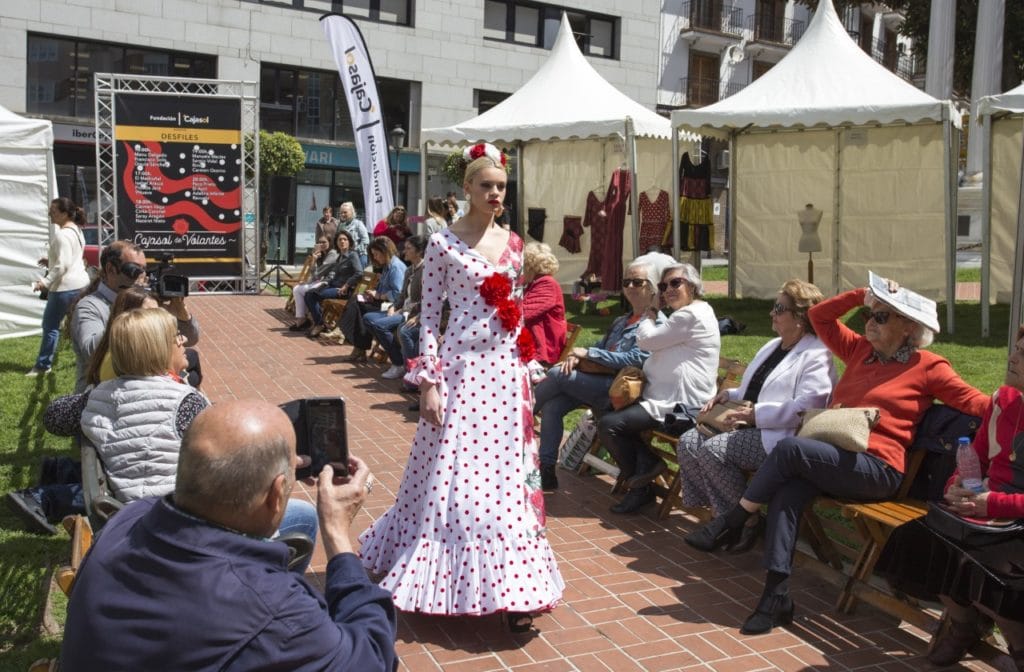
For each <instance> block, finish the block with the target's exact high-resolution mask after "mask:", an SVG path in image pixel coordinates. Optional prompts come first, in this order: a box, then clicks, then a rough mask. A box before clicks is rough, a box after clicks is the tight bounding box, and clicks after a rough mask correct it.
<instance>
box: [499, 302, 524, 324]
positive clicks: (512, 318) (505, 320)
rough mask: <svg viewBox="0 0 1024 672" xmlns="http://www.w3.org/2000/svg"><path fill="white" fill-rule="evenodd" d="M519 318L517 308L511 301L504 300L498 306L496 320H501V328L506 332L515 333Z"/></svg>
mask: <svg viewBox="0 0 1024 672" xmlns="http://www.w3.org/2000/svg"><path fill="white" fill-rule="evenodd" d="M520 316H521V314H520V312H519V306H517V305H516V302H515V301H512V300H511V299H506V300H505V301H503V302H502V303H501V305H499V306H498V319H499V320H501V326H503V327H505V329H507V330H508V331H515V328H516V327H518V326H519V318H520Z"/></svg>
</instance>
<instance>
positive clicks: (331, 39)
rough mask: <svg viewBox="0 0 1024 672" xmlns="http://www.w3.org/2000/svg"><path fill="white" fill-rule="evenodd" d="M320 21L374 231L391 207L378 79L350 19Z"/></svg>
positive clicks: (335, 16)
mask: <svg viewBox="0 0 1024 672" xmlns="http://www.w3.org/2000/svg"><path fill="white" fill-rule="evenodd" d="M320 24H321V25H322V26H323V29H324V35H326V36H327V42H328V43H330V45H331V52H332V53H333V54H334V63H335V64H336V65H337V66H338V74H339V75H341V83H342V85H343V86H342V89H343V90H344V92H345V99H346V100H347V101H348V113H349V117H350V118H351V119H352V130H353V131H354V133H355V142H356V152H357V153H358V154H359V176H360V178H361V179H362V182H363V201H364V203H365V204H366V205H365V207H366V213H365V215H364V218H363V221H365V222H366V228H367V229H369V230H370V231H373V226H374V225H375V224H376V223H377V222H379V221H380V220H382V219H384V218H385V217H387V214H388V213H389V212H391V208H392V207H393V206H394V194H393V193H392V191H391V161H390V155H389V153H388V135H387V129H385V128H384V117H383V111H382V110H381V104H380V96H379V95H377V78H376V76H375V75H374V74H373V63H372V62H371V61H370V54H369V52H368V51H367V50H366V42H365V41H364V40H363V34H362V33H361V32H360V31H359V26H357V25H356V24H355V22H354V21H352V19H350V18H348V17H346V16H341V15H340V14H326V15H324V16H322V17H320Z"/></svg>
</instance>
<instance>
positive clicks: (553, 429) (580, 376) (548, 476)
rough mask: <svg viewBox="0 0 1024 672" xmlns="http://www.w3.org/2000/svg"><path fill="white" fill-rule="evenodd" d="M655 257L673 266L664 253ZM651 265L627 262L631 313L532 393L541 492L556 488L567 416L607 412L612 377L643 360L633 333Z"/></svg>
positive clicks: (646, 301)
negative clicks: (537, 425) (579, 410)
mask: <svg viewBox="0 0 1024 672" xmlns="http://www.w3.org/2000/svg"><path fill="white" fill-rule="evenodd" d="M658 257H665V258H666V259H668V262H669V263H672V258H671V257H668V256H667V255H663V254H659V255H658ZM655 262H656V259H655V258H654V257H651V256H650V255H644V256H642V257H639V258H637V259H635V260H633V262H632V263H630V264H629V266H628V267H627V268H626V273H625V277H623V279H622V294H623V295H624V296H625V297H626V300H627V301H628V302H629V305H630V308H631V310H630V312H628V313H626V314H625V315H620V316H619V317H617V318H615V320H613V321H612V324H611V326H610V327H608V331H606V332H605V334H604V336H602V337H601V340H599V341H598V342H597V343H595V344H594V345H592V346H590V347H589V348H581V347H576V348H573V349H572V352H570V353H569V356H568V357H566V358H565V360H564V361H562V362H561V363H559V364H557V365H555V366H554V367H552V368H551V370H550V371H548V375H547V377H545V378H544V379H543V380H541V381H540V382H539V383H538V384H537V387H536V388H534V390H533V395H534V406H533V410H534V413H537V414H539V415H540V479H541V488H543V489H544V490H554V489H556V488H557V487H558V477H557V476H556V475H555V462H557V460H558V444H559V443H560V442H561V440H562V433H563V432H564V431H565V424H564V420H565V416H566V414H567V413H569V412H570V411H572V410H573V409H575V408H576V407H578V406H581V405H582V406H589V407H590V408H591V409H592V410H593V411H594V413H595V414H598V415H599V414H602V413H604V412H605V411H608V410H610V409H611V404H610V401H609V399H608V389H609V388H610V387H611V385H612V380H613V379H614V376H615V374H616V373H617V372H618V371H619V370H620V369H622V368H624V367H627V366H637V367H640V366H643V365H644V362H645V361H646V360H647V356H648V353H647V351H646V350H643V349H642V348H640V346H638V345H637V344H636V329H637V327H638V326H639V324H640V322H641V321H643V319H644V316H645V315H646V314H647V309H648V308H650V306H651V303H652V302H653V301H654V299H655V297H657V296H658V289H657V285H658V279H659V278H660V277H661V275H660V268H661V266H660V265H658V264H657V263H655ZM662 265H663V264H662ZM658 319H659V321H660V320H661V319H662V318H660V317H659V318H658Z"/></svg>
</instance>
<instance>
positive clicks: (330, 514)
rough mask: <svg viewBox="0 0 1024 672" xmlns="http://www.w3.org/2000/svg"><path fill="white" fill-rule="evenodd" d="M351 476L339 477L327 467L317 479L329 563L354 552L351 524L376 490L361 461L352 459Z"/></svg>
mask: <svg viewBox="0 0 1024 672" xmlns="http://www.w3.org/2000/svg"><path fill="white" fill-rule="evenodd" d="M348 473H349V475H348V476H336V475H335V474H334V467H332V466H331V465H330V464H327V465H325V466H324V468H323V470H322V471H321V472H320V476H319V478H318V479H317V497H316V510H317V514H318V517H319V518H320V536H321V538H322V539H323V541H324V550H325V551H326V552H327V558H328V560H329V559H330V558H333V557H334V556H335V555H337V554H338V553H353V552H354V548H353V546H352V540H351V539H350V538H349V531H350V528H351V525H352V520H353V519H354V518H355V517H356V514H357V513H359V509H361V508H362V506H363V500H364V499H365V498H366V495H368V494H370V490H371V489H372V488H373V484H372V483H373V481H372V478H373V477H372V476H371V475H370V468H369V467H367V466H366V463H365V462H363V461H362V460H360V459H359V458H358V457H355V456H350V457H349V460H348Z"/></svg>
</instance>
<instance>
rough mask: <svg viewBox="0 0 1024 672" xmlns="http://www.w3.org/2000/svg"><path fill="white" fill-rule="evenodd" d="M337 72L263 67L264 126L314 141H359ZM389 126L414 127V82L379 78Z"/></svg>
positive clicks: (262, 125) (261, 118)
mask: <svg viewBox="0 0 1024 672" xmlns="http://www.w3.org/2000/svg"><path fill="white" fill-rule="evenodd" d="M341 86H342V84H341V80H340V79H339V77H338V73H337V71H335V70H303V69H299V68H292V67H287V66H278V65H267V64H264V65H263V66H261V67H260V127H261V128H263V129H265V130H267V131H271V132H273V131H283V132H285V133H289V134H291V135H295V136H297V137H300V138H308V139H311V140H333V141H340V142H354V140H355V134H354V132H353V130H352V120H351V118H350V117H349V113H348V102H347V101H346V100H345V94H344V91H342V90H341ZM377 93H378V95H380V105H381V110H382V112H383V114H384V123H385V124H387V127H388V128H392V127H394V126H395V124H401V125H402V127H403V128H406V129H408V128H409V127H410V126H409V109H410V103H409V101H410V95H411V93H410V83H409V82H407V81H405V80H401V79H388V78H386V77H378V78H377Z"/></svg>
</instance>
